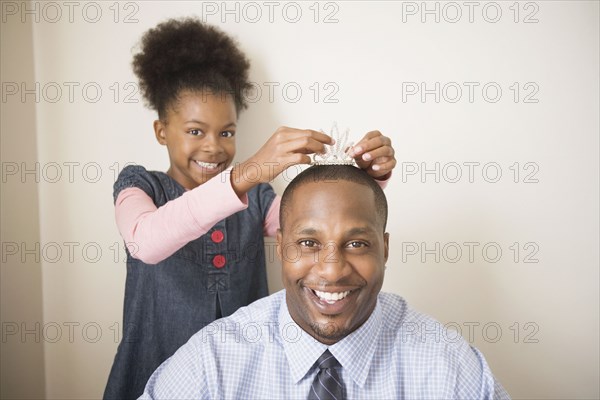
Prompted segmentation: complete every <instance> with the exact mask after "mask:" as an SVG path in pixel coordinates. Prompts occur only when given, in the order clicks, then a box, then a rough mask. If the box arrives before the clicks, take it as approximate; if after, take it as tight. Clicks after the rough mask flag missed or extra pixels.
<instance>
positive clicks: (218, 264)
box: [213, 254, 226, 268]
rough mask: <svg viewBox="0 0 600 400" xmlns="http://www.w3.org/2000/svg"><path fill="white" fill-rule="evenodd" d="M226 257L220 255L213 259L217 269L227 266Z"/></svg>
mask: <svg viewBox="0 0 600 400" xmlns="http://www.w3.org/2000/svg"><path fill="white" fill-rule="evenodd" d="M225 261H226V260H225V257H224V256H222V255H220V254H218V255H216V256H214V257H213V265H214V266H215V268H223V267H224V266H225Z"/></svg>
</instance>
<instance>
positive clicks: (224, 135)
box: [221, 131, 235, 138]
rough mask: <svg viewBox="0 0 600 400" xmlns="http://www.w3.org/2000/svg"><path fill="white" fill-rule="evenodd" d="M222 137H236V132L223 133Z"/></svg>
mask: <svg viewBox="0 0 600 400" xmlns="http://www.w3.org/2000/svg"><path fill="white" fill-rule="evenodd" d="M221 136H222V137H226V138H230V137H234V136H235V132H232V131H223V132H221Z"/></svg>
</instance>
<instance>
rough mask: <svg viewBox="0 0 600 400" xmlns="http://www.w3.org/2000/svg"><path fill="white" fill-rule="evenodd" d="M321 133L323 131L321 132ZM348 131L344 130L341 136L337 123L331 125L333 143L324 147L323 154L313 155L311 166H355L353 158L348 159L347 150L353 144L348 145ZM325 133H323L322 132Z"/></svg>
mask: <svg viewBox="0 0 600 400" xmlns="http://www.w3.org/2000/svg"><path fill="white" fill-rule="evenodd" d="M321 132H323V130H321ZM349 132H350V130H349V129H346V131H344V133H343V134H341V135H340V132H339V130H338V127H337V123H335V122H334V123H333V126H332V127H331V132H330V133H329V136H331V137H332V138H333V139H334V140H335V143H334V144H332V145H327V144H326V145H325V153H322V154H319V153H315V154H314V155H313V162H312V165H355V162H354V158H352V157H350V155H349V154H348V150H349V149H350V148H351V147H352V145H353V144H354V142H350V143H348V134H349ZM323 133H325V132H323Z"/></svg>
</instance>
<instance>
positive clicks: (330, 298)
mask: <svg viewBox="0 0 600 400" xmlns="http://www.w3.org/2000/svg"><path fill="white" fill-rule="evenodd" d="M349 293H350V291H349V290H347V291H345V292H338V293H332V292H321V291H318V290H315V294H316V295H317V296H318V297H319V298H320V299H321V300H325V301H327V302H328V303H332V302H336V301H338V300H342V299H343V298H344V297H346V296H348V294H349Z"/></svg>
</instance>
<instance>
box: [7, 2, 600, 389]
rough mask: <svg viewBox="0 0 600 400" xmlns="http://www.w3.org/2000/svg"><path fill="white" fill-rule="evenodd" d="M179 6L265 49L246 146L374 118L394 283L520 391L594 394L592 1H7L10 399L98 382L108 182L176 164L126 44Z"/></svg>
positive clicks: (115, 251) (103, 338)
mask: <svg viewBox="0 0 600 400" xmlns="http://www.w3.org/2000/svg"><path fill="white" fill-rule="evenodd" d="M227 10H229V12H226V11H227ZM428 10H429V11H430V12H428ZM179 16H197V17H199V18H203V19H205V20H206V21H207V22H209V23H211V24H215V25H218V26H220V27H221V28H222V29H224V30H225V31H226V32H228V33H230V34H231V35H233V36H234V37H235V38H236V39H237V40H238V41H239V43H240V46H241V48H242V49H243V50H244V51H245V52H246V54H247V55H248V57H249V58H250V60H251V62H252V70H251V80H252V81H253V82H254V83H255V86H256V87H257V88H258V89H260V91H258V90H257V92H255V93H254V95H253V97H252V98H251V99H250V100H251V105H250V108H249V109H248V110H247V111H245V112H244V113H243V114H242V115H241V118H240V121H239V129H238V132H239V133H238V137H237V144H238V153H237V158H236V159H237V161H243V160H244V159H246V158H247V157H249V156H250V155H251V154H253V153H254V152H255V151H256V150H257V149H258V148H259V146H260V145H261V143H263V142H265V141H266V140H267V138H268V137H269V136H270V135H271V134H272V132H274V131H275V129H276V128H277V127H278V126H281V125H288V126H293V127H299V128H313V129H323V130H325V131H328V130H329V129H330V127H331V125H332V123H333V122H334V121H337V123H338V124H339V126H340V128H341V129H345V128H346V127H347V128H349V129H350V135H351V137H352V139H353V140H358V139H359V138H360V137H362V136H363V134H364V133H366V132H367V131H368V130H372V129H378V130H380V131H382V132H383V133H384V134H385V135H387V136H389V137H391V138H392V140H393V144H394V147H395V149H396V158H397V159H398V167H397V169H396V170H395V172H394V176H393V179H392V181H391V183H390V185H389V187H388V188H387V189H386V194H387V196H388V199H389V203H390V220H389V224H388V231H389V232H390V235H391V239H390V247H391V252H390V260H389V263H388V268H387V274H386V279H385V284H384V290H386V291H389V292H394V293H398V294H401V295H402V296H404V297H405V298H406V299H407V300H408V301H409V303H410V304H411V305H412V306H413V307H414V308H416V309H417V310H419V311H422V312H425V313H428V314H430V315H432V316H433V317H435V318H436V319H438V320H439V321H441V323H442V324H444V325H441V327H442V329H440V331H439V332H437V334H444V335H448V336H450V335H453V333H452V331H451V330H450V329H458V330H460V332H461V333H462V335H463V336H464V337H465V338H467V339H468V340H469V341H471V342H472V343H473V345H475V346H477V347H478V348H479V349H480V350H481V351H482V352H483V353H484V354H485V356H486V358H487V360H488V362H489V364H490V365H491V367H492V370H493V371H494V373H495V375H496V376H497V377H498V378H499V379H500V380H501V382H502V383H503V384H504V386H505V387H506V389H507V390H508V391H509V393H510V394H511V395H512V396H513V397H514V398H553V399H559V398H560V399H562V398H577V399H584V398H585V399H593V398H598V397H599V396H600V389H599V382H598V376H599V373H600V371H599V348H598V343H599V337H598V326H599V317H598V316H599V310H598V304H599V296H598V293H599V288H598V285H599V283H598V282H599V276H598V275H599V274H598V270H599V256H598V242H599V231H598V229H599V226H598V217H599V216H598V204H599V198H598V145H599V143H598V137H599V115H598V110H599V78H598V71H599V53H598V52H599V50H598V49H599V7H598V3H597V2H595V1H588V2H586V1H579V2H578V1H569V2H566V1H565V2H560V1H537V2H519V3H515V2H474V3H470V5H469V4H465V2H453V3H446V2H427V3H422V2H370V3H366V2H321V3H314V2H303V3H284V2H271V3H264V2H256V3H250V5H246V4H245V3H233V2H231V3H227V4H224V3H221V2H205V3H202V2H169V4H168V5H167V4H166V2H161V1H148V2H146V1H144V2H119V3H117V2H71V3H69V2H44V3H41V2H8V1H3V2H2V25H1V26H2V31H1V37H2V54H1V56H2V76H1V80H2V103H1V106H2V114H1V120H2V126H1V127H2V215H1V218H2V267H1V272H2V275H1V279H2V288H1V289H2V301H1V304H2V341H1V348H2V351H1V359H2V361H1V368H2V370H1V375H2V379H1V395H2V398H7V399H8V398H11V399H12V398H42V397H46V398H56V399H58V398H60V399H66V398H73V399H75V398H78V399H84V398H89V399H93V398H99V397H100V396H101V395H102V393H103V389H104V385H105V383H106V378H107V376H108V372H109V369H110V366H111V364H112V360H113V357H114V355H115V351H116V348H117V344H118V341H119V339H120V329H121V318H122V306H123V289H124V280H125V265H124V262H123V260H124V251H123V248H122V247H123V246H122V240H121V238H120V236H119V233H118V232H117V229H116V227H115V223H114V216H113V202H112V185H113V183H114V180H115V178H116V176H117V174H118V172H119V171H120V170H121V169H122V168H123V166H124V165H125V164H126V163H131V162H134V163H138V164H141V165H144V166H145V167H146V168H148V169H155V170H163V171H164V170H166V169H167V168H168V158H167V154H166V150H165V148H163V147H162V146H160V145H158V144H157V143H156V141H155V139H154V136H153V131H152V121H153V119H154V117H155V116H154V113H153V112H152V111H150V110H148V109H146V108H145V107H144V105H143V102H142V101H141V100H140V99H141V97H140V95H139V93H137V86H136V79H135V77H134V75H133V73H132V71H131V67H130V62H131V58H132V52H133V51H134V49H135V45H136V43H137V42H138V40H139V38H140V37H141V35H142V34H143V32H145V31H146V30H147V29H149V28H151V27H153V26H155V25H156V24H157V23H158V22H160V21H162V20H164V19H166V18H168V17H179ZM436 19H437V21H436ZM270 88H272V92H271V91H270ZM471 89H472V91H470V90H471ZM436 97H437V98H436ZM295 173H296V171H291V172H290V173H289V174H286V175H284V176H280V177H279V178H278V179H277V180H276V181H275V182H274V187H275V189H276V191H277V192H278V193H281V192H282V190H283V189H284V188H285V185H286V184H287V182H289V179H291V177H293V175H295ZM331 206H332V207H335V205H334V204H332V205H331ZM274 254H275V253H274V247H273V241H272V240H270V241H268V243H267V258H268V259H269V265H268V268H269V279H270V290H271V291H276V290H278V289H279V288H281V283H280V276H279V264H278V262H277V261H276V260H275V257H274ZM433 334H435V333H433Z"/></svg>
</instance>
